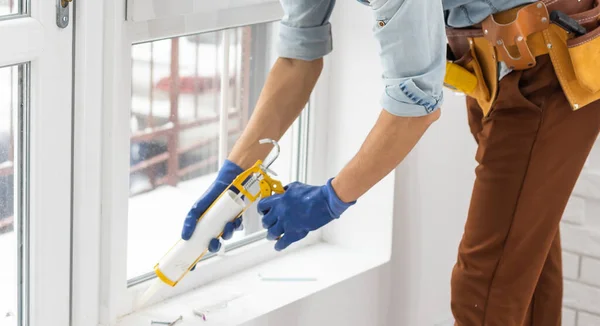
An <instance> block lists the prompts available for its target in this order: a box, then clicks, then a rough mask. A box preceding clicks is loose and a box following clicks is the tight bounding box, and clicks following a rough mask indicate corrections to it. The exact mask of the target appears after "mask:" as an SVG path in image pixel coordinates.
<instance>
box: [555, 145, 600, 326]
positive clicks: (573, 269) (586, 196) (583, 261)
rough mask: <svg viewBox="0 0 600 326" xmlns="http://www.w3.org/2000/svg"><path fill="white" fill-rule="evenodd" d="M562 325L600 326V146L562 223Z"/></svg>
mask: <svg viewBox="0 0 600 326" xmlns="http://www.w3.org/2000/svg"><path fill="white" fill-rule="evenodd" d="M560 228H561V236H562V239H561V240H562V245H563V276H564V284H565V290H564V301H563V304H564V308H563V322H562V325H563V326H600V144H599V145H596V147H595V148H594V151H593V152H592V154H591V155H590V159H589V160H588V162H587V163H586V167H585V168H584V171H583V173H582V174H581V176H580V178H579V180H578V182H577V185H576V186H575V190H574V191H573V196H572V197H571V199H570V200H569V204H568V205H567V209H566V210H565V213H564V215H563V219H562V222H561V226H560Z"/></svg>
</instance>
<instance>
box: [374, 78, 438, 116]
mask: <svg viewBox="0 0 600 326" xmlns="http://www.w3.org/2000/svg"><path fill="white" fill-rule="evenodd" d="M443 94H444V93H443V92H442V93H440V95H439V96H432V95H429V94H427V93H425V92H424V91H422V90H421V89H420V88H419V87H418V86H417V85H416V84H415V83H414V82H413V81H412V79H406V80H404V81H402V82H400V83H398V84H393V85H387V86H386V87H385V91H384V92H383V94H382V96H381V101H380V102H381V105H382V107H383V108H384V109H385V110H386V111H388V112H389V113H391V114H393V115H396V116H401V117H419V116H425V115H428V114H431V113H433V112H434V111H436V110H437V109H439V108H440V106H441V105H442V102H443V98H444V96H443Z"/></svg>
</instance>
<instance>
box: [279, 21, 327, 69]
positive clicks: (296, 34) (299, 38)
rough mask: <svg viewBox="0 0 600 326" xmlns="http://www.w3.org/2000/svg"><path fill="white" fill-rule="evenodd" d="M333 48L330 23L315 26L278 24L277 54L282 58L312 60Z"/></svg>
mask: <svg viewBox="0 0 600 326" xmlns="http://www.w3.org/2000/svg"><path fill="white" fill-rule="evenodd" d="M332 50H333V45H332V37H331V24H330V23H326V24H325V25H322V26H316V27H290V26H288V25H285V24H283V23H280V24H279V45H278V54H279V56H280V57H282V58H291V59H300V60H306V61H312V60H315V59H319V58H322V57H324V56H325V55H327V54H329V53H330V52H331V51H332Z"/></svg>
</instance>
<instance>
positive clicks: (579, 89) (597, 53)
mask: <svg viewBox="0 0 600 326" xmlns="http://www.w3.org/2000/svg"><path fill="white" fill-rule="evenodd" d="M571 17H572V18H574V19H576V20H577V21H578V22H579V23H580V24H581V25H583V26H584V27H586V29H587V30H588V31H589V32H588V33H586V34H584V35H582V36H578V37H573V35H572V34H568V33H566V32H565V31H564V30H563V29H561V28H560V27H558V26H556V25H554V24H552V25H550V27H549V28H548V29H547V30H545V31H544V39H545V41H546V43H547V46H548V49H549V53H550V57H551V59H552V64H553V66H554V70H555V72H556V76H557V77H558V80H559V81H560V84H561V87H562V89H563V91H564V93H565V96H566V97H567V99H568V101H569V103H570V105H571V108H572V109H573V110H578V109H581V108H583V107H584V106H586V105H588V104H590V103H592V102H595V101H597V100H599V99H600V27H599V26H598V25H599V24H598V18H599V17H600V6H597V7H595V8H594V9H592V10H589V11H586V12H583V13H580V14H576V15H573V16H571Z"/></svg>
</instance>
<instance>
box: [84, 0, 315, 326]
mask: <svg viewBox="0 0 600 326" xmlns="http://www.w3.org/2000/svg"><path fill="white" fill-rule="evenodd" d="M154 3H158V1H154ZM167 3H168V4H169V6H170V8H171V10H173V11H172V12H171V14H166V13H165V12H162V11H158V12H160V13H161V14H160V16H148V15H146V14H145V13H144V12H138V10H144V6H145V5H151V4H152V5H153V3H152V1H148V0H129V2H127V3H126V2H125V0H105V1H102V2H90V1H85V2H80V3H78V4H77V8H78V9H77V19H78V25H77V31H78V32H77V35H76V41H77V42H81V43H79V44H80V45H78V46H77V48H76V51H75V53H76V70H75V77H76V79H77V83H76V85H75V92H76V95H75V116H74V119H75V135H76V137H75V143H74V149H75V156H74V180H75V181H74V199H73V212H74V216H75V223H74V240H73V241H74V251H73V264H74V266H73V271H74V273H73V307H72V311H73V315H72V325H77V326H88V325H89V326H92V325H106V326H109V325H114V324H115V323H116V322H117V321H118V318H119V317H120V316H123V315H125V314H128V313H130V312H132V308H133V302H134V300H135V299H136V296H138V295H139V294H140V293H141V292H142V291H144V290H145V288H146V287H147V286H148V284H147V282H146V283H142V284H138V285H135V286H132V287H129V288H128V287H127V274H126V271H127V250H126V248H127V218H128V215H127V214H128V210H127V207H128V199H129V192H128V191H129V184H128V176H129V144H130V142H129V137H130V129H129V128H130V125H129V121H130V120H129V118H130V106H131V78H132V67H131V60H130V57H131V47H132V45H133V44H136V43H142V42H147V41H153V40H158V39H164V38H170V37H176V36H182V35H190V34H197V33H202V32H210V31H215V30H220V29H225V28H233V27H239V26H245V25H250V24H257V23H263V22H270V21H277V20H279V19H281V17H282V15H283V11H282V10H281V7H280V4H279V2H278V0H230V1H223V2H214V3H207V2H202V5H196V6H197V8H194V9H193V10H185V9H186V7H185V6H186V5H189V4H190V3H198V4H200V2H197V1H193V0H177V1H170V2H165V4H167ZM140 8H141V9H140ZM209 17H210V19H207V18H209ZM90 39H96V40H98V39H103V40H104V41H103V42H89V41H86V40H90ZM98 61H100V62H102V65H98V64H97V62H98ZM311 103H312V100H311ZM309 106H310V103H309ZM309 115H310V114H309V110H305V112H304V113H303V114H302V116H301V119H300V120H299V122H298V123H296V124H295V126H294V129H293V138H294V139H297V140H298V141H297V142H296V144H295V146H297V148H296V149H295V150H297V152H298V153H302V154H301V155H300V156H299V157H297V158H296V159H295V160H294V162H293V164H294V165H295V168H297V169H299V171H301V172H300V177H301V178H302V179H304V180H306V181H308V182H310V181H311V176H310V175H311V170H312V168H311V166H312V165H313V162H312V160H313V158H312V157H307V155H306V153H309V152H312V149H311V148H313V147H318V146H321V145H320V144H318V143H317V142H316V141H315V140H314V139H313V138H312V136H311V132H307V130H311V128H312V127H311V126H312V124H313V122H312V119H310V118H309ZM100 121H101V123H100ZM319 179H320V178H319ZM319 236H320V233H319V232H315V233H314V234H311V236H309V237H307V239H305V240H304V241H303V245H309V244H312V243H315V242H316V241H317V239H318V238H319ZM277 255H281V253H277V252H275V250H273V242H269V241H266V240H262V241H257V242H253V243H251V244H248V245H245V246H243V247H241V248H239V249H236V250H234V251H231V252H229V253H228V254H227V255H226V256H224V257H221V256H219V257H215V258H214V259H208V260H205V261H202V262H200V264H199V268H198V269H197V271H196V272H194V273H190V274H188V276H187V277H186V278H185V279H184V280H183V281H182V283H181V284H179V285H178V286H177V287H176V288H175V291H173V295H177V294H180V293H182V292H187V291H189V290H191V289H192V288H194V287H197V286H199V285H201V284H205V283H207V282H210V281H212V280H215V279H219V278H222V277H224V276H227V275H230V274H231V273H232V272H235V271H237V270H242V269H244V268H245V267H247V266H253V265H255V264H257V263H259V262H261V261H265V260H268V259H271V258H273V257H275V256H277ZM200 271H201V272H200Z"/></svg>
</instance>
